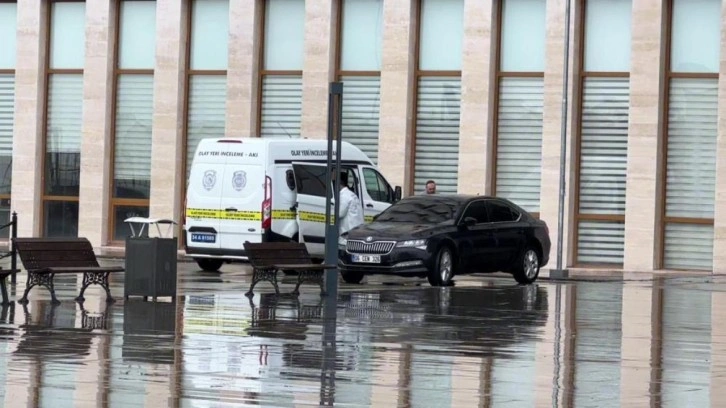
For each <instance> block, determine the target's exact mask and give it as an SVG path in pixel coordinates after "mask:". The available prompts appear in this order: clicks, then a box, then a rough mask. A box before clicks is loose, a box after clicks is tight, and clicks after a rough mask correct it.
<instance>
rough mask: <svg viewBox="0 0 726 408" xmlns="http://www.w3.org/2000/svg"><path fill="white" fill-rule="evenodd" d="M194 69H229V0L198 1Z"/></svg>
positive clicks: (194, 18) (194, 15)
mask: <svg viewBox="0 0 726 408" xmlns="http://www.w3.org/2000/svg"><path fill="white" fill-rule="evenodd" d="M191 30H192V35H191V37H192V39H191V41H192V44H191V58H190V64H189V65H190V66H189V68H190V69H200V70H226V69H227V54H228V52H227V51H228V47H227V44H228V42H229V0H196V1H194V3H193V5H192V28H191Z"/></svg>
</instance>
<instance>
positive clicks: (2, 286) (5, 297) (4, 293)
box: [0, 277, 10, 306]
mask: <svg viewBox="0 0 726 408" xmlns="http://www.w3.org/2000/svg"><path fill="white" fill-rule="evenodd" d="M5 279H6V277H3V278H2V279H0V290H1V291H2V296H3V303H2V305H3V306H7V305H9V304H10V299H8V288H7V286H5Z"/></svg>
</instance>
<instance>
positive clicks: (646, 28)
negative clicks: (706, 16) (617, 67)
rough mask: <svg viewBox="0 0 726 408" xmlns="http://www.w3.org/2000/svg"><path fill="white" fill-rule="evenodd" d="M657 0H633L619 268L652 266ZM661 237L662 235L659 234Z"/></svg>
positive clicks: (658, 39) (660, 10) (658, 58)
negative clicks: (622, 255)
mask: <svg viewBox="0 0 726 408" xmlns="http://www.w3.org/2000/svg"><path fill="white" fill-rule="evenodd" d="M662 14H663V2H662V1H660V0H641V1H634V2H633V21H632V44H633V46H632V54H631V57H630V61H631V62H630V118H629V121H628V168H627V180H626V190H625V214H627V216H626V217H625V259H624V261H623V264H624V265H623V267H624V269H625V270H641V271H652V270H653V268H654V267H655V266H656V264H655V258H656V252H655V250H656V245H657V242H656V235H659V234H658V233H657V225H658V211H659V210H658V209H659V208H660V205H659V200H658V196H659V192H658V177H659V168H660V165H659V155H658V148H659V147H658V146H659V144H660V140H659V139H660V138H659V137H658V135H659V133H660V130H661V129H660V123H662V121H663V119H664V118H662V117H661V109H660V108H661V106H662V105H661V98H660V94H661V78H662V75H661V66H662V64H660V63H659V61H661V59H662V58H661V50H662V48H663V41H665V39H664V38H663V37H662V33H663V27H662V26H663V24H664V22H663V19H662ZM660 239H662V237H660Z"/></svg>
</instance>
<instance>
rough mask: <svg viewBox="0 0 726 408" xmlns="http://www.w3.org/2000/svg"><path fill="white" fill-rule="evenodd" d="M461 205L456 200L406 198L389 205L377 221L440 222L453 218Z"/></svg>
mask: <svg viewBox="0 0 726 408" xmlns="http://www.w3.org/2000/svg"><path fill="white" fill-rule="evenodd" d="M459 206H460V203H459V202H457V201H456V200H446V199H438V200H429V199H416V198H414V199H404V200H401V201H399V202H398V203H396V204H394V205H392V206H390V207H388V208H387V209H386V210H385V211H384V212H382V213H381V214H380V215H379V216H378V217H377V218H376V221H385V222H411V223H417V224H438V223H440V222H444V221H449V220H451V219H453V218H454V215H455V214H456V211H457V210H458V208H459Z"/></svg>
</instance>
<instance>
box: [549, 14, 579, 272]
mask: <svg viewBox="0 0 726 408" xmlns="http://www.w3.org/2000/svg"><path fill="white" fill-rule="evenodd" d="M570 12H571V14H570V47H569V59H570V61H569V75H568V77H569V79H568V105H567V106H568V113H567V141H566V144H567V151H566V155H565V163H566V166H565V175H566V180H565V181H566V192H565V207H564V217H563V240H562V267H563V268H564V267H566V266H568V265H569V264H570V262H568V259H570V254H569V251H568V249H569V247H570V245H569V244H570V242H569V237H571V236H572V235H571V230H572V228H573V227H574V226H573V225H570V223H569V221H570V219H571V216H570V215H571V214H572V210H573V209H572V206H573V203H574V200H573V198H574V197H573V192H574V189H573V184H574V183H573V181H574V174H573V173H572V172H571V171H570V164H571V156H572V147H573V143H572V140H573V137H572V126H571V124H572V122H573V105H574V104H575V103H576V101H575V100H574V98H573V93H572V89H573V83H574V82H575V81H574V80H575V78H576V76H575V72H576V69H577V67H576V66H575V65H574V62H575V61H574V58H573V56H574V54H575V49H576V47H575V33H576V32H577V31H576V26H575V25H576V23H577V21H576V20H575V15H576V13H575V7H574V5H573V7H572V8H571V10H570ZM546 13H547V34H546V42H545V72H544V106H543V118H542V181H541V190H540V219H542V220H544V221H546V222H547V225H548V226H549V230H550V240H551V241H552V250H551V251H550V263H549V264H548V265H547V266H548V268H556V266H557V239H558V230H557V224H558V219H559V195H560V158H561V157H562V153H561V146H562V142H561V140H562V99H563V98H562V97H563V95H562V88H563V85H564V82H563V74H564V60H563V59H564V52H565V1H564V0H555V1H548V2H547V11H546Z"/></svg>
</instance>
